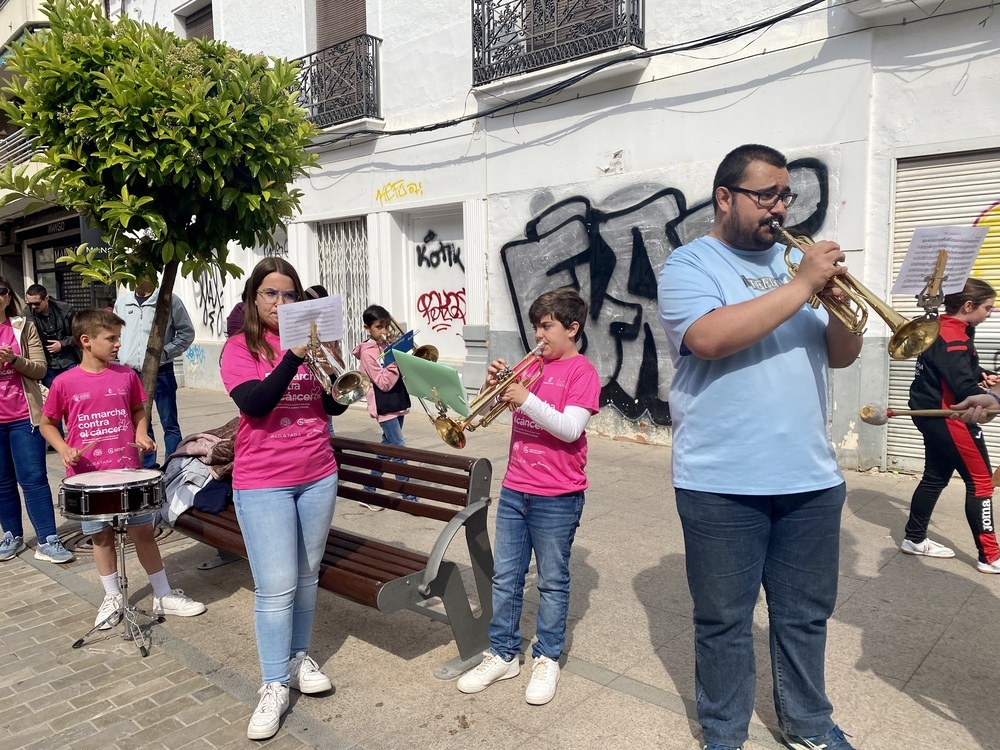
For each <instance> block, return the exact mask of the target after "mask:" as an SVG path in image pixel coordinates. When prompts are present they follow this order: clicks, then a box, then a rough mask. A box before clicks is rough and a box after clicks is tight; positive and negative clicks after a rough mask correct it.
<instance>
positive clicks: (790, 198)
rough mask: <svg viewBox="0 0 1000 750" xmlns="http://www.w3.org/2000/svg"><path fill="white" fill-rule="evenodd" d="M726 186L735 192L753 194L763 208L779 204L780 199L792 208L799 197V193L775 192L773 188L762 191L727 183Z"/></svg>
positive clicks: (787, 206)
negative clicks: (732, 185)
mask: <svg viewBox="0 0 1000 750" xmlns="http://www.w3.org/2000/svg"><path fill="white" fill-rule="evenodd" d="M725 188H726V189H727V190H731V191H733V192H734V193H744V194H745V195H752V196H753V198H754V200H755V201H756V202H757V205H758V206H760V207H761V208H774V207H775V206H777V205H778V201H781V202H782V203H783V204H784V206H785V208H791V207H792V204H793V203H795V199H796V198H798V197H799V194H798V193H775V192H774V191H773V190H767V191H765V192H763V193H762V192H760V191H758V190H746V189H744V188H739V187H731V186H730V185H726V186H725Z"/></svg>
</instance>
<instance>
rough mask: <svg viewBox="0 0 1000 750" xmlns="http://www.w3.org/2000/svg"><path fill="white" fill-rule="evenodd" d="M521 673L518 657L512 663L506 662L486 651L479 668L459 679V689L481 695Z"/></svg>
mask: <svg viewBox="0 0 1000 750" xmlns="http://www.w3.org/2000/svg"><path fill="white" fill-rule="evenodd" d="M520 673H521V662H520V660H519V659H518V658H517V657H516V656H515V657H514V658H513V659H511V660H510V661H504V660H503V658H502V657H501V656H499V655H497V654H494V653H493V652H492V651H484V652H483V660H482V661H481V662H479V666H478V667H476V668H475V669H473V670H472V671H471V672H466V673H465V674H464V675H462V676H461V677H460V678H459V680H458V689H459V690H460V691H461V692H463V693H479V692H482V691H483V690H485V689H486V688H488V687H489V686H490V685H492V684H493V683H494V682H499V681H500V680H509V679H510V678H511V677H517V676H518V675H519V674H520Z"/></svg>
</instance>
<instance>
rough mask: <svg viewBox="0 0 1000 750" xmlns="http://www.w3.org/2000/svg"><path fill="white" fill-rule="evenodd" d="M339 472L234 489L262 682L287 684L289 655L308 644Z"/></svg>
mask: <svg viewBox="0 0 1000 750" xmlns="http://www.w3.org/2000/svg"><path fill="white" fill-rule="evenodd" d="M336 496H337V472H334V473H333V474H331V475H330V476H328V477H325V478H323V479H317V480H316V481H314V482H308V483H306V484H299V485H296V486H294V487H276V488H274V489H261V490H233V502H234V504H235V505H236V516H237V518H238V519H239V522H240V529H241V530H242V532H243V541H244V542H245V543H246V548H247V556H248V557H249V558H250V570H251V571H252V572H253V581H254V587H255V597H254V630H255V631H256V633H257V653H258V655H259V657H260V671H261V674H262V675H263V679H264V684H267V683H269V682H280V683H282V684H283V685H287V684H288V680H289V674H288V660H289V659H291V658H292V657H293V656H294V655H295V654H296V653H298V652H299V651H308V650H309V640H310V637H311V635H312V624H313V614H314V613H315V611H316V588H317V582H318V581H319V565H320V562H322V560H323V552H324V551H325V550H326V538H327V534H328V533H329V531H330V522H331V521H332V520H333V507H334V501H335V499H336Z"/></svg>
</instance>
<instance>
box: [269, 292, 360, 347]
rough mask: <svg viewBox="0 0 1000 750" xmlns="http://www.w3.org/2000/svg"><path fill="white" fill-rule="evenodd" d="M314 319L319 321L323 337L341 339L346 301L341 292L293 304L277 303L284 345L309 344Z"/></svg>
mask: <svg viewBox="0 0 1000 750" xmlns="http://www.w3.org/2000/svg"><path fill="white" fill-rule="evenodd" d="M313 323H315V324H316V327H317V330H318V333H319V340H320V341H339V340H340V339H342V338H344V304H343V300H342V299H341V297H340V295H339V294H331V295H330V296H329V297H320V298H319V299H311V300H306V301H305V302H296V303H294V304H291V305H278V332H279V333H280V334H281V348H282V349H291V348H292V347H293V346H305V345H306V344H308V343H309V334H310V333H312V324H313Z"/></svg>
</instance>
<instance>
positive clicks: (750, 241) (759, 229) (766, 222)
mask: <svg viewBox="0 0 1000 750" xmlns="http://www.w3.org/2000/svg"><path fill="white" fill-rule="evenodd" d="M773 220H774V217H773V216H771V215H770V214H768V215H765V216H764V217H763V218H758V217H757V215H756V214H755V215H753V216H751V215H749V214H744V213H741V212H740V210H739V209H738V208H736V207H735V205H734V206H733V210H732V211H730V212H729V213H728V214H727V215H726V218H725V220H724V222H723V224H722V227H721V230H722V238H723V240H725V242H726V243H728V244H729V245H731V246H732V247H735V248H736V249H738V250H755V251H763V250H768V249H770V248H771V247H772V246H773V245H774V243H775V241H776V240H777V235H776V234H775V232H774V230H773V229H771V227H770V223H771V221H773Z"/></svg>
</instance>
